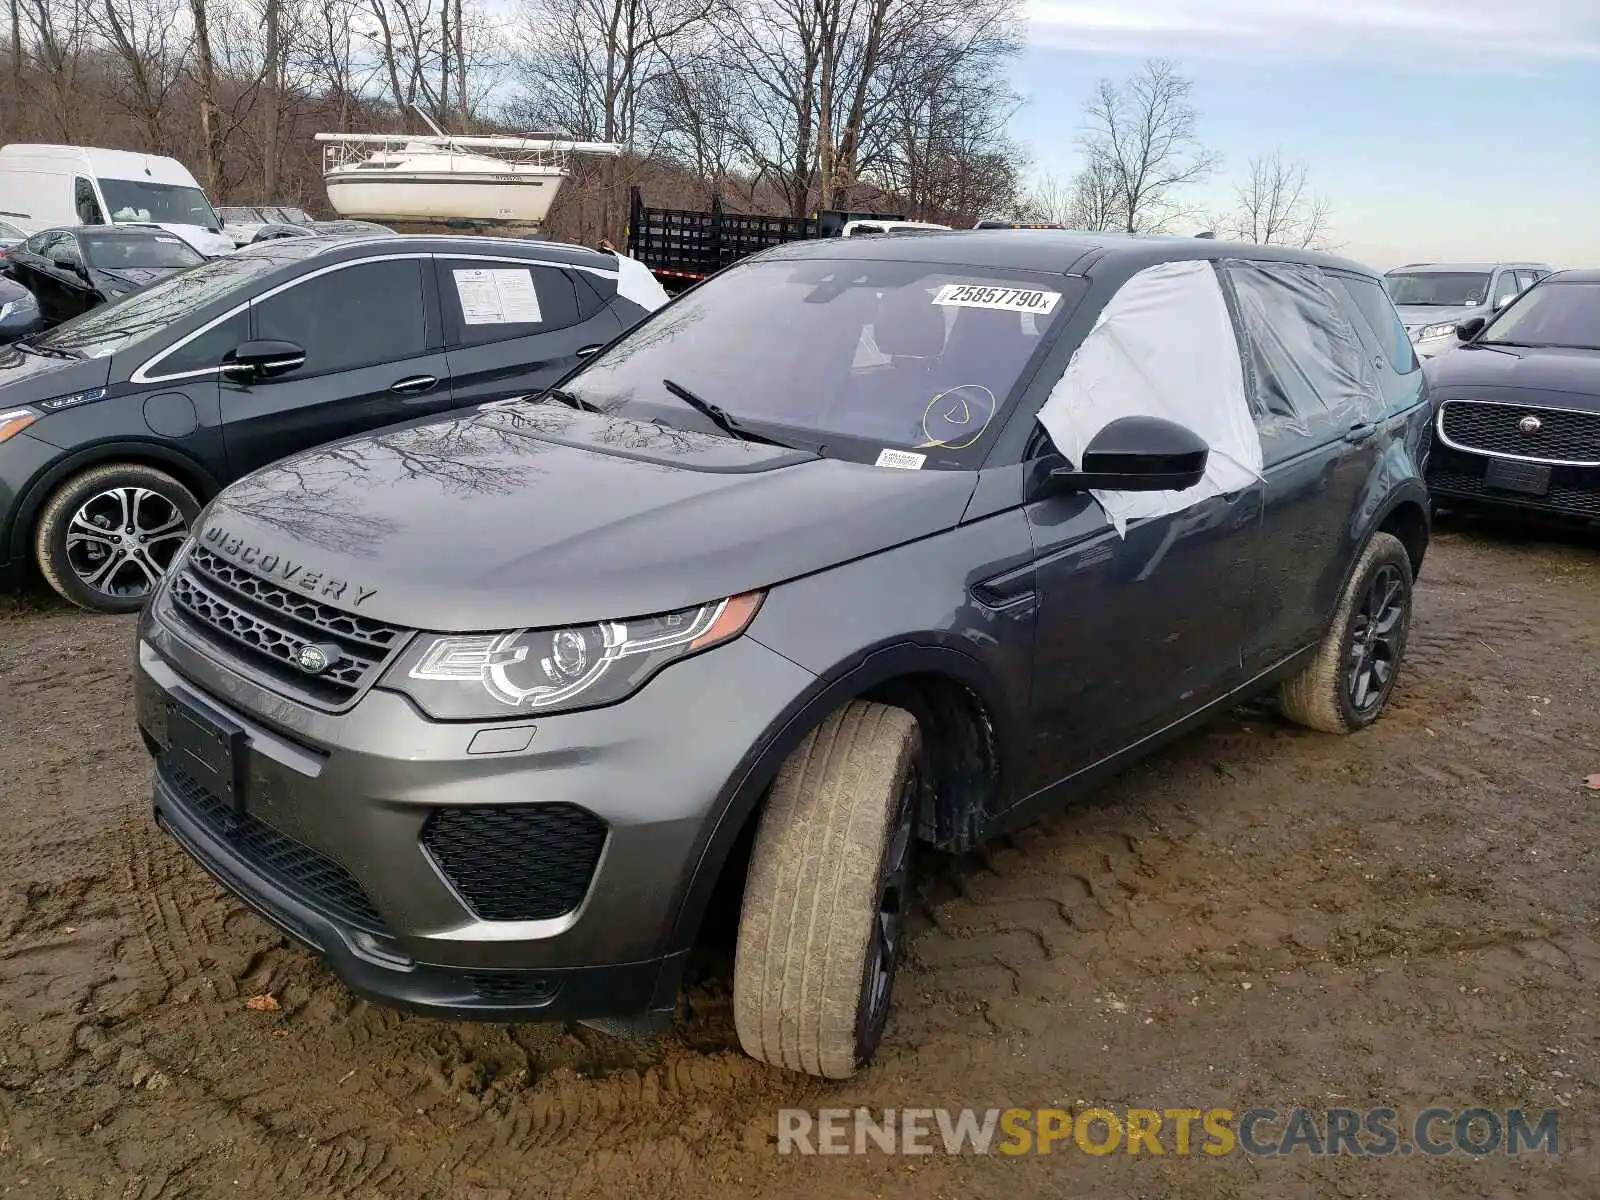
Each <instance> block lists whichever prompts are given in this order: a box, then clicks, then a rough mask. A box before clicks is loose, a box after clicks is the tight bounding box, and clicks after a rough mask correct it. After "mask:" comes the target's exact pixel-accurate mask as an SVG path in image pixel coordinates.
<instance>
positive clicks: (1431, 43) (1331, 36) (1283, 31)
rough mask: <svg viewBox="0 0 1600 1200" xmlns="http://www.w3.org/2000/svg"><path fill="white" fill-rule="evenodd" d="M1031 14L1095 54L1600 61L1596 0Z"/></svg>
mask: <svg viewBox="0 0 1600 1200" xmlns="http://www.w3.org/2000/svg"><path fill="white" fill-rule="evenodd" d="M1580 9H1581V10H1585V11H1581V12H1580ZM1024 11H1025V12H1026V14H1027V17H1028V22H1029V29H1030V41H1031V42H1032V44H1033V45H1034V46H1035V47H1036V48H1039V49H1053V50H1073V51H1079V52H1086V53H1096V54H1127V55H1146V54H1162V55H1171V56H1174V57H1184V58H1197V57H1207V58H1252V59H1256V58H1258V59H1260V60H1261V61H1263V62H1282V61H1284V60H1294V59H1343V60H1353V61H1372V60H1378V59H1381V60H1384V61H1386V62H1393V61H1396V60H1400V61H1409V62H1411V63H1414V64H1415V66H1416V67H1417V69H1418V70H1437V69H1441V68H1444V69H1449V68H1463V67H1464V68H1471V69H1476V70H1502V71H1505V72H1508V73H1511V72H1524V71H1526V70H1528V69H1529V68H1531V67H1536V66H1538V65H1540V64H1548V63H1555V62H1560V61H1569V62H1570V61H1600V4H1597V3H1595V2H1594V0H1517V3H1514V4H1513V3H1507V4H1498V5H1497V4H1488V5H1482V6H1478V5H1472V4H1465V3H1462V2H1461V0H1027V3H1026V6H1025V10H1024Z"/></svg>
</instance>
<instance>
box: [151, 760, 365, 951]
mask: <svg viewBox="0 0 1600 1200" xmlns="http://www.w3.org/2000/svg"><path fill="white" fill-rule="evenodd" d="M158 770H159V771H160V773H161V778H162V780H163V781H164V782H165V783H166V785H167V788H168V790H169V792H170V793H171V795H172V797H173V799H174V800H176V801H177V803H178V806H179V807H180V808H182V809H183V810H184V812H185V813H187V814H188V816H189V817H190V819H192V820H194V821H197V822H199V823H200V824H201V825H203V826H204V827H205V829H206V831H207V832H208V833H210V834H211V835H212V836H213V837H215V838H217V839H218V840H220V841H222V842H224V843H225V844H226V845H227V846H229V847H230V848H231V849H232V850H233V852H234V853H235V854H237V855H238V856H239V857H240V858H242V859H244V860H245V861H246V862H247V863H249V864H250V865H251V866H252V867H253V868H255V870H256V871H257V872H259V873H260V874H261V875H263V876H265V877H266V878H268V879H270V880H271V881H272V882H273V883H275V884H277V885H278V886H279V887H281V888H283V889H284V890H285V891H286V892H288V893H290V894H291V895H292V896H294V897H295V898H296V899H298V900H301V901H304V902H305V903H306V904H309V905H311V906H312V907H313V908H316V909H319V910H321V911H322V912H324V913H326V914H328V916H330V917H333V918H335V919H336V920H340V921H343V922H344V923H346V924H348V925H354V926H357V927H358V928H361V929H365V930H367V931H368V932H370V933H386V932H387V930H386V929H385V927H384V924H383V918H382V917H380V916H379V915H378V912H377V910H376V909H374V908H373V907H372V901H370V900H368V899H367V897H366V893H365V892H363V891H362V890H361V885H360V884H359V883H357V882H356V881H355V879H354V878H353V877H352V876H351V874H350V872H348V871H346V870H345V869H344V868H343V867H341V866H340V865H339V864H338V863H336V862H334V861H333V860H332V859H331V858H329V857H327V856H326V855H324V854H321V853H319V852H318V851H316V850H313V849H312V848H311V847H310V846H307V845H305V844H304V843H303V842H297V841H295V840H294V839H293V838H291V837H288V836H286V835H285V834H281V833H279V832H278V831H277V830H276V829H274V828H272V826H270V825H268V824H266V823H265V822H263V821H259V820H257V819H256V818H255V817H252V816H245V817H244V818H243V819H242V820H238V821H235V820H234V816H233V810H232V806H231V805H230V804H229V803H228V802H227V801H226V800H224V799H223V798H222V797H221V796H219V795H217V794H216V793H215V792H213V791H211V790H210V789H208V788H207V787H206V786H205V785H204V784H203V783H200V782H199V781H198V780H196V779H195V778H194V777H193V776H191V775H189V774H188V773H186V772H185V771H184V770H183V769H182V768H181V767H176V766H174V765H173V764H172V762H171V760H170V759H166V758H163V759H162V761H161V762H160V763H159V765H158Z"/></svg>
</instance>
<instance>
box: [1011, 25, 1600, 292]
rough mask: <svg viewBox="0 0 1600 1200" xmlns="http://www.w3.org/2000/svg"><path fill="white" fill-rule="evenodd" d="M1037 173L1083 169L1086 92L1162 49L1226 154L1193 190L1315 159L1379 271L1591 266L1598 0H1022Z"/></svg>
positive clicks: (1597, 189) (1199, 196)
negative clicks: (1251, 170) (1498, 263)
mask: <svg viewBox="0 0 1600 1200" xmlns="http://www.w3.org/2000/svg"><path fill="white" fill-rule="evenodd" d="M1025 11H1026V13H1027V15H1028V18H1029V22H1028V50H1027V52H1026V54H1025V55H1024V56H1023V58H1022V60H1021V62H1020V63H1019V64H1018V66H1017V69H1016V71H1015V78H1014V82H1015V85H1016V87H1017V89H1018V90H1019V91H1020V92H1022V93H1023V94H1024V95H1025V96H1027V97H1028V103H1027V105H1026V106H1025V107H1024V108H1023V109H1022V111H1021V112H1020V113H1018V115H1017V117H1016V118H1015V120H1014V122H1013V126H1012V128H1013V132H1014V133H1015V134H1016V135H1017V136H1018V137H1019V138H1020V139H1022V140H1023V141H1024V142H1026V143H1027V144H1028V146H1029V147H1030V149H1031V150H1032V153H1033V157H1034V161H1035V164H1036V167H1037V168H1038V169H1039V170H1042V171H1051V172H1054V173H1056V174H1058V175H1067V174H1070V173H1071V172H1072V170H1073V169H1074V167H1075V166H1076V163H1077V148H1076V144H1075V143H1076V140H1077V137H1078V134H1079V132H1080V131H1081V128H1082V109H1083V102H1084V100H1085V99H1086V98H1087V97H1088V95H1089V92H1090V91H1091V89H1092V88H1093V86H1094V83H1095V81H1096V80H1097V79H1098V78H1100V77H1102V76H1109V77H1111V78H1117V77H1119V76H1124V75H1127V74H1129V73H1131V72H1132V71H1135V70H1137V69H1138V67H1139V65H1140V64H1141V62H1142V61H1143V60H1144V58H1146V57H1148V56H1151V55H1161V56H1165V57H1169V58H1172V59H1175V60H1177V61H1178V62H1179V64H1180V67H1181V69H1182V71H1183V73H1184V74H1186V75H1187V76H1189V77H1190V78H1191V79H1193V80H1194V84H1195V88H1194V96H1193V100H1194V104H1195V107H1196V108H1197V109H1198V110H1199V113H1200V121H1199V133H1200V136H1201V137H1202V139H1203V140H1204V141H1205V143H1206V144H1207V145H1208V146H1210V147H1212V148H1214V149H1216V150H1218V151H1220V152H1221V153H1222V154H1223V155H1224V156H1225V160H1226V161H1225V162H1224V166H1223V170H1222V172H1221V174H1220V175H1219V176H1218V177H1217V179H1216V180H1214V181H1213V182H1212V183H1210V184H1208V185H1206V186H1205V187H1203V188H1198V189H1195V190H1194V192H1193V193H1192V194H1191V195H1190V196H1189V202H1190V203H1192V204H1194V205H1196V206H1199V207H1202V208H1205V209H1207V210H1210V211H1217V210H1220V209H1223V208H1226V207H1228V205H1229V203H1230V201H1231V198H1232V189H1233V183H1234V179H1235V177H1236V176H1238V175H1239V174H1240V173H1241V172H1242V171H1243V170H1244V168H1245V165H1246V163H1247V160H1248V159H1249V158H1250V156H1251V155H1252V154H1267V153H1271V152H1272V151H1273V150H1274V149H1281V150H1282V151H1283V152H1284V155H1285V156H1286V157H1288V158H1292V159H1296V160H1299V161H1302V162H1304V163H1306V164H1307V165H1308V166H1309V168H1310V171H1311V180H1312V184H1313V186H1314V187H1315V188H1316V190H1317V191H1319V192H1321V193H1325V194H1326V195H1327V196H1328V197H1329V199H1330V200H1331V201H1332V205H1333V212H1332V223H1333V227H1332V230H1331V235H1332V237H1333V238H1334V239H1336V240H1337V241H1340V242H1342V243H1343V244H1344V252H1345V253H1346V254H1348V255H1349V256H1350V257H1352V258H1357V259H1360V260H1362V261H1365V262H1368V263H1370V264H1371V265H1372V266H1375V267H1378V268H1380V269H1387V268H1388V267H1391V266H1394V265H1396V264H1398V263H1401V262H1408V261H1414V260H1424V259H1434V260H1443V259H1481V258H1489V259H1503V258H1530V259H1535V260H1542V261H1547V262H1549V263H1551V264H1552V265H1554V266H1557V267H1564V266H1600V0H1514V2H1502V3H1499V4H1494V3H1487V4H1482V3H1474V2H1473V0H1029V3H1028V4H1027V7H1026V10H1025Z"/></svg>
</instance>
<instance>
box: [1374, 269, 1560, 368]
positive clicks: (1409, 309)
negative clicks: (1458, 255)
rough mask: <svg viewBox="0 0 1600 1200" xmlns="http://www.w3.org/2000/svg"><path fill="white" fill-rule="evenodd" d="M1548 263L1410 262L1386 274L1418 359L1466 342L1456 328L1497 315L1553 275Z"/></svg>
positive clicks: (1390, 291) (1387, 286)
mask: <svg viewBox="0 0 1600 1200" xmlns="http://www.w3.org/2000/svg"><path fill="white" fill-rule="evenodd" d="M1550 272H1551V268H1550V267H1549V266H1547V265H1546V264H1544V263H1528V262H1503V263H1407V264H1406V265H1405V266H1403V267H1396V268H1395V269H1394V270H1393V271H1390V272H1389V273H1388V274H1387V275H1385V276H1384V277H1383V285H1384V287H1386V288H1387V289H1388V290H1389V295H1390V297H1391V298H1392V299H1393V300H1394V304H1395V307H1396V308H1397V309H1399V310H1400V319H1401V320H1402V321H1403V322H1405V327H1406V333H1407V334H1408V335H1410V338H1411V343H1412V345H1413V346H1415V347H1416V352H1417V357H1418V358H1432V357H1433V356H1434V355H1436V354H1441V353H1443V352H1444V351H1446V350H1454V349H1455V348H1456V347H1457V346H1459V345H1460V344H1461V342H1460V339H1459V338H1457V337H1456V326H1457V325H1459V324H1460V323H1461V322H1462V321H1465V320H1467V319H1468V318H1470V317H1483V318H1485V319H1487V318H1489V317H1492V316H1494V314H1495V313H1497V312H1499V311H1500V310H1501V309H1502V308H1504V307H1505V306H1506V305H1508V304H1510V303H1511V302H1512V301H1513V300H1515V299H1516V298H1517V297H1518V296H1520V295H1521V294H1522V293H1523V292H1525V291H1527V290H1528V289H1529V288H1530V287H1532V286H1533V285H1534V284H1536V283H1538V282H1539V280H1541V279H1543V278H1544V277H1545V276H1546V275H1548V274H1550Z"/></svg>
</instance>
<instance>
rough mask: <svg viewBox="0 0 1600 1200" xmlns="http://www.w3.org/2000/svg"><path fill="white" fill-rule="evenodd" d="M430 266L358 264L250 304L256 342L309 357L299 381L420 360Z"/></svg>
mask: <svg viewBox="0 0 1600 1200" xmlns="http://www.w3.org/2000/svg"><path fill="white" fill-rule="evenodd" d="M424 263H425V260H424V259H420V258H400V259H390V260H388V261H385V262H368V263H360V264H358V265H356V266H352V267H344V268H342V269H340V270H337V271H330V272H328V273H327V274H326V275H319V276H317V277H316V278H314V279H308V280H307V281H306V282H304V283H298V284H295V285H294V286H293V287H291V288H288V289H286V290H284V291H281V292H279V293H278V294H277V295H275V296H269V297H267V298H266V299H265V300H259V301H257V302H256V303H255V304H254V305H252V306H251V311H252V313H253V314H254V321H255V336H256V337H257V338H259V339H263V340H270V341H284V342H293V343H294V344H295V345H297V346H299V347H301V348H302V349H303V350H304V351H305V352H306V365H305V366H304V367H303V368H301V369H300V370H299V371H297V372H295V373H294V375H293V376H292V378H295V379H304V378H306V377H307V376H310V375H326V374H327V373H328V372H330V371H349V370H353V369H355V368H356V367H368V366H373V365H375V364H377V363H382V362H397V361H400V360H402V359H407V358H415V357H416V356H417V355H419V354H423V353H426V351H427V348H428V332H427V323H426V317H425V313H424V308H423V291H422V269H423V265H424Z"/></svg>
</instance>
